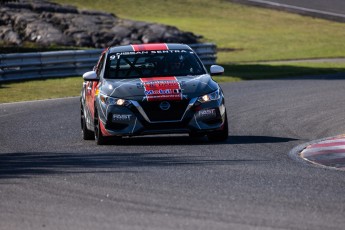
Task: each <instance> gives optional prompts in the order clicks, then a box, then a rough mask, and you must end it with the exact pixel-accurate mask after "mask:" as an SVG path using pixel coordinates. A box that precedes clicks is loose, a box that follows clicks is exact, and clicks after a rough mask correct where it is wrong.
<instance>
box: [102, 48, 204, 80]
mask: <svg viewBox="0 0 345 230" xmlns="http://www.w3.org/2000/svg"><path fill="white" fill-rule="evenodd" d="M205 73H206V72H205V69H204V67H203V65H202V63H201V62H200V61H199V59H198V58H197V57H196V54H195V53H194V52H193V51H191V50H164V51H140V52H120V53H113V54H110V55H108V61H107V66H106V72H105V78H111V79H120V78H121V79H123V78H143V77H153V76H188V75H201V74H205Z"/></svg>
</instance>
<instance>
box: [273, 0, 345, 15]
mask: <svg viewBox="0 0 345 230" xmlns="http://www.w3.org/2000/svg"><path fill="white" fill-rule="evenodd" d="M267 1H270V2H276V3H280V4H286V5H291V6H297V7H303V8H308V9H312V10H321V11H325V12H329V13H336V14H345V1H344V0H267Z"/></svg>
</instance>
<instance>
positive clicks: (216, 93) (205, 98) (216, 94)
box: [198, 89, 221, 103]
mask: <svg viewBox="0 0 345 230" xmlns="http://www.w3.org/2000/svg"><path fill="white" fill-rule="evenodd" d="M220 97H221V92H220V90H219V89H217V90H216V91H214V92H212V93H209V94H205V95H204V96H201V97H199V98H198V101H199V102H201V103H205V102H209V101H216V100H218V99H219V98H220Z"/></svg>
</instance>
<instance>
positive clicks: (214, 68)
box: [210, 65, 224, 76]
mask: <svg viewBox="0 0 345 230" xmlns="http://www.w3.org/2000/svg"><path fill="white" fill-rule="evenodd" d="M210 72H211V75H213V76H214V75H222V74H223V73H224V68H223V67H221V66H220V65H211V68H210Z"/></svg>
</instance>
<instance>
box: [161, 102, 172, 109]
mask: <svg viewBox="0 0 345 230" xmlns="http://www.w3.org/2000/svg"><path fill="white" fill-rule="evenodd" d="M159 108H161V110H168V109H169V108H170V104H169V102H167V101H163V102H161V103H160V104H159Z"/></svg>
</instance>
